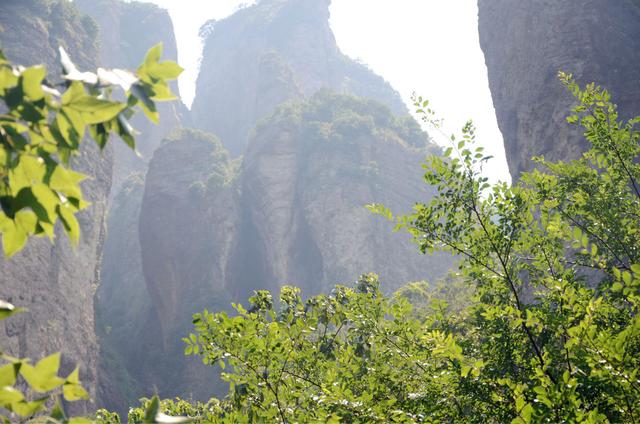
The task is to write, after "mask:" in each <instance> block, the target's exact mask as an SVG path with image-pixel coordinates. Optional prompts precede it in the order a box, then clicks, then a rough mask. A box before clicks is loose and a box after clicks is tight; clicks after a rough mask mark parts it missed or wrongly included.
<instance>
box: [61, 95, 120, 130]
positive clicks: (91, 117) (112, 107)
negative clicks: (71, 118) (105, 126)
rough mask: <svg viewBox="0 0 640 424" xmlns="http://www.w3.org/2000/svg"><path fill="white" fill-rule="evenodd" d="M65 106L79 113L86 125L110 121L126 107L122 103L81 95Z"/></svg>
mask: <svg viewBox="0 0 640 424" xmlns="http://www.w3.org/2000/svg"><path fill="white" fill-rule="evenodd" d="M67 106H68V107H69V108H71V109H73V110H75V111H77V112H78V113H80V115H81V116H82V119H83V121H84V122H85V123H86V124H88V125H94V124H99V123H102V122H107V121H110V120H112V119H113V118H115V117H116V116H118V114H119V113H120V112H122V111H123V110H124V109H125V108H126V105H124V104H122V103H119V102H112V101H109V100H100V99H97V98H95V97H93V96H84V97H81V98H79V99H76V100H74V101H73V102H71V103H69V104H68V105H67Z"/></svg>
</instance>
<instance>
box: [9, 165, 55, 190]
mask: <svg viewBox="0 0 640 424" xmlns="http://www.w3.org/2000/svg"><path fill="white" fill-rule="evenodd" d="M46 172H47V167H46V165H45V163H44V160H42V158H38V157H34V156H28V155H22V156H20V160H19V162H18V165H17V166H16V167H15V168H14V169H13V170H12V171H11V172H10V173H9V186H10V187H11V193H12V194H13V195H14V196H17V195H18V193H19V192H20V190H22V189H23V188H25V187H31V186H32V185H34V184H38V183H40V182H42V181H43V180H44V176H45V174H46Z"/></svg>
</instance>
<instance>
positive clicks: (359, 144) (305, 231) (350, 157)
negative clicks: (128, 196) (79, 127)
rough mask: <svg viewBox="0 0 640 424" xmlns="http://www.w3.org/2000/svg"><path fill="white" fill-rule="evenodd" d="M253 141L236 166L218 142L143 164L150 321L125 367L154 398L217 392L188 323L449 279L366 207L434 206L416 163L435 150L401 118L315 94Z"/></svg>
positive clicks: (163, 151) (194, 140)
mask: <svg viewBox="0 0 640 424" xmlns="http://www.w3.org/2000/svg"><path fill="white" fill-rule="evenodd" d="M253 134H254V135H253V136H252V138H251V139H250V141H249V146H248V148H247V152H246V154H245V155H244V157H243V159H242V162H240V161H239V160H230V159H229V155H228V154H227V152H226V151H225V150H224V149H223V147H222V144H221V143H220V142H219V141H218V140H217V138H215V137H214V136H212V135H207V134H206V133H203V132H201V131H195V130H183V131H181V132H179V133H176V134H174V135H173V137H172V138H171V139H170V140H167V141H166V142H165V143H164V145H163V146H162V147H161V148H159V149H158V150H157V151H156V153H155V154H154V156H153V159H152V161H151V163H150V167H149V172H148V174H147V178H146V181H145V189H144V199H143V202H142V208H141V214H140V217H141V218H140V227H139V232H140V246H141V248H142V267H143V273H144V279H145V281H146V285H147V289H148V293H149V296H150V299H151V302H152V309H151V310H150V315H149V317H148V318H147V319H143V320H140V321H138V322H139V323H150V324H151V325H150V326H149V327H146V329H145V330H144V331H142V332H140V334H144V335H145V336H144V337H143V339H138V340H137V342H138V344H139V346H140V349H144V352H146V354H145V356H146V361H145V365H142V364H140V363H138V362H136V361H135V360H134V359H133V355H132V356H131V357H129V358H126V360H125V361H124V363H126V364H129V366H131V367H132V372H133V373H136V375H138V377H136V379H143V380H144V381H147V382H148V384H149V386H148V387H152V386H155V387H157V388H158V390H159V392H160V393H161V394H162V395H163V396H175V395H182V396H184V395H185V394H188V395H192V396H194V397H195V398H206V397H208V396H211V395H212V394H214V393H217V394H221V393H222V392H223V390H222V388H223V387H224V385H222V384H221V383H220V382H219V380H218V379H217V374H216V373H214V372H213V370H212V369H211V368H208V367H203V366H202V365H201V364H199V363H198V361H197V360H194V358H185V357H183V356H182V352H183V349H184V346H183V343H182V342H181V338H182V337H185V336H186V335H187V334H188V332H189V331H190V327H191V316H192V315H193V313H195V312H198V311H201V310H203V309H205V308H206V309H209V310H227V309H229V305H230V303H231V302H246V299H247V298H248V296H250V295H251V294H252V293H253V291H254V290H261V289H268V290H272V291H276V292H277V291H278V290H279V288H280V287H282V286H283V285H284V284H293V285H296V286H300V287H301V288H302V289H303V293H304V294H305V295H312V294H317V293H321V292H327V291H329V290H330V289H331V288H332V287H333V285H334V284H337V283H344V284H350V282H352V281H354V280H355V279H356V278H357V277H358V275H359V274H361V273H363V272H366V271H374V272H377V273H379V274H380V276H381V278H382V281H383V282H384V283H383V284H384V286H383V287H384V290H385V291H387V292H390V291H393V290H395V289H397V288H399V287H400V286H402V285H404V284H405V283H406V282H408V281H413V280H421V279H429V280H435V279H437V278H438V277H440V276H443V275H444V274H445V273H446V271H447V270H448V269H450V268H451V265H452V260H451V258H450V257H448V256H445V255H440V256H435V257H424V256H421V255H419V254H418V253H417V251H416V248H415V246H413V245H412V244H411V243H410V241H409V239H408V238H407V237H406V236H405V235H403V234H394V233H392V231H391V225H390V224H389V223H386V222H383V221H382V220H380V219H379V218H377V217H375V216H373V215H372V214H371V213H370V212H368V211H367V210H366V209H365V207H364V205H366V204H369V203H372V202H383V203H385V204H386V205H388V206H389V207H391V208H393V209H395V210H401V211H407V210H409V209H410V208H411V206H412V204H413V202H414V201H416V200H417V199H427V198H428V197H429V196H430V191H429V190H427V189H425V186H424V185H423V184H422V183H421V182H420V178H419V176H420V174H421V167H420V162H421V160H422V159H423V158H424V156H425V155H426V154H427V153H430V152H432V153H438V152H439V150H438V149H437V148H436V147H435V146H433V145H432V144H431V143H430V140H429V138H428V136H427V135H426V134H425V133H423V132H422V131H421V130H420V128H419V127H418V125H417V124H416V123H415V121H413V120H412V119H411V118H408V117H404V118H403V117H400V118H398V117H396V116H394V115H393V114H392V113H391V112H390V111H389V109H388V108H387V107H385V106H384V105H382V104H380V103H377V102H375V101H373V100H363V99H360V98H356V97H352V96H346V95H337V94H332V93H330V92H328V91H320V92H319V93H317V94H315V95H313V96H311V97H310V98H309V99H308V100H298V101H291V102H288V103H286V104H284V105H282V106H281V107H279V108H278V109H277V110H276V111H275V112H274V113H273V114H272V115H271V116H270V117H268V118H266V119H264V120H263V121H262V122H261V123H260V124H259V125H258V126H257V127H256V128H255V130H254V131H253ZM142 368H144V369H142Z"/></svg>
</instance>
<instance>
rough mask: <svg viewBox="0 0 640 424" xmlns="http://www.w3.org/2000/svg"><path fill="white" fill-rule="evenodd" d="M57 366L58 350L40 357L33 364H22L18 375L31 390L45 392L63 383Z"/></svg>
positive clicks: (58, 362)
mask: <svg viewBox="0 0 640 424" xmlns="http://www.w3.org/2000/svg"><path fill="white" fill-rule="evenodd" d="M59 368H60V353H59V352H58V353H54V354H53V355H49V356H47V357H46V358H43V359H41V360H40V361H39V362H38V363H37V364H36V365H35V366H31V365H29V364H27V363H24V364H22V366H21V367H20V375H22V377H24V379H25V380H26V381H27V383H29V385H30V386H31V388H32V389H33V390H35V391H36V392H40V393H46V392H49V391H51V390H53V389H55V388H57V387H60V386H62V385H63V384H64V380H63V379H62V378H60V377H58V369H59Z"/></svg>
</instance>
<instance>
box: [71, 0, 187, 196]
mask: <svg viewBox="0 0 640 424" xmlns="http://www.w3.org/2000/svg"><path fill="white" fill-rule="evenodd" d="M74 3H75V4H76V6H77V7H78V8H79V9H80V10H81V11H82V12H83V13H85V14H87V15H89V16H91V17H92V18H93V19H94V20H95V21H96V23H97V24H98V28H99V45H100V50H99V51H100V64H101V66H103V67H111V68H124V69H136V68H137V67H138V66H139V65H140V63H142V60H143V59H144V57H145V54H146V52H147V51H148V50H149V48H151V47H152V46H154V45H156V44H157V43H159V42H162V43H163V45H164V56H163V57H164V59H167V60H173V61H176V62H177V60H178V48H177V45H176V40H175V35H174V32H173V23H172V22H171V18H170V17H169V13H168V12H167V11H166V10H164V9H161V8H159V7H158V6H156V5H153V4H150V3H140V2H130V3H128V2H127V3H125V2H124V1H122V0H75V1H74ZM171 88H172V90H173V92H174V93H176V94H177V95H179V93H180V92H179V90H178V84H177V83H175V82H174V83H172V87H171ZM158 111H159V112H160V123H159V124H158V125H155V124H153V123H151V122H150V121H149V120H147V119H146V118H145V117H144V116H142V115H140V116H136V117H134V119H133V121H132V125H133V127H134V128H135V129H136V130H137V131H138V132H139V133H140V135H139V136H138V137H137V140H136V141H137V146H136V147H137V150H138V152H139V155H136V154H135V152H133V151H132V150H131V149H130V148H129V147H128V146H126V145H125V144H124V143H121V142H116V143H114V144H115V147H114V149H115V165H114V178H113V188H112V194H111V195H112V197H114V196H115V195H117V194H118V192H119V191H120V187H121V185H122V183H123V181H124V180H126V179H127V178H128V176H129V175H130V174H131V173H133V172H141V173H142V174H143V175H144V173H145V172H146V168H147V164H148V162H149V160H150V159H151V156H152V155H153V151H154V150H155V149H156V148H157V147H158V146H159V145H160V141H161V140H162V139H163V138H164V136H166V135H167V134H168V133H169V132H171V131H172V130H173V129H175V128H177V127H179V126H180V125H181V123H182V122H184V121H185V120H188V113H189V111H188V110H187V108H186V107H185V106H184V105H183V104H182V103H181V102H180V101H175V102H169V103H159V104H158Z"/></svg>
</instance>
